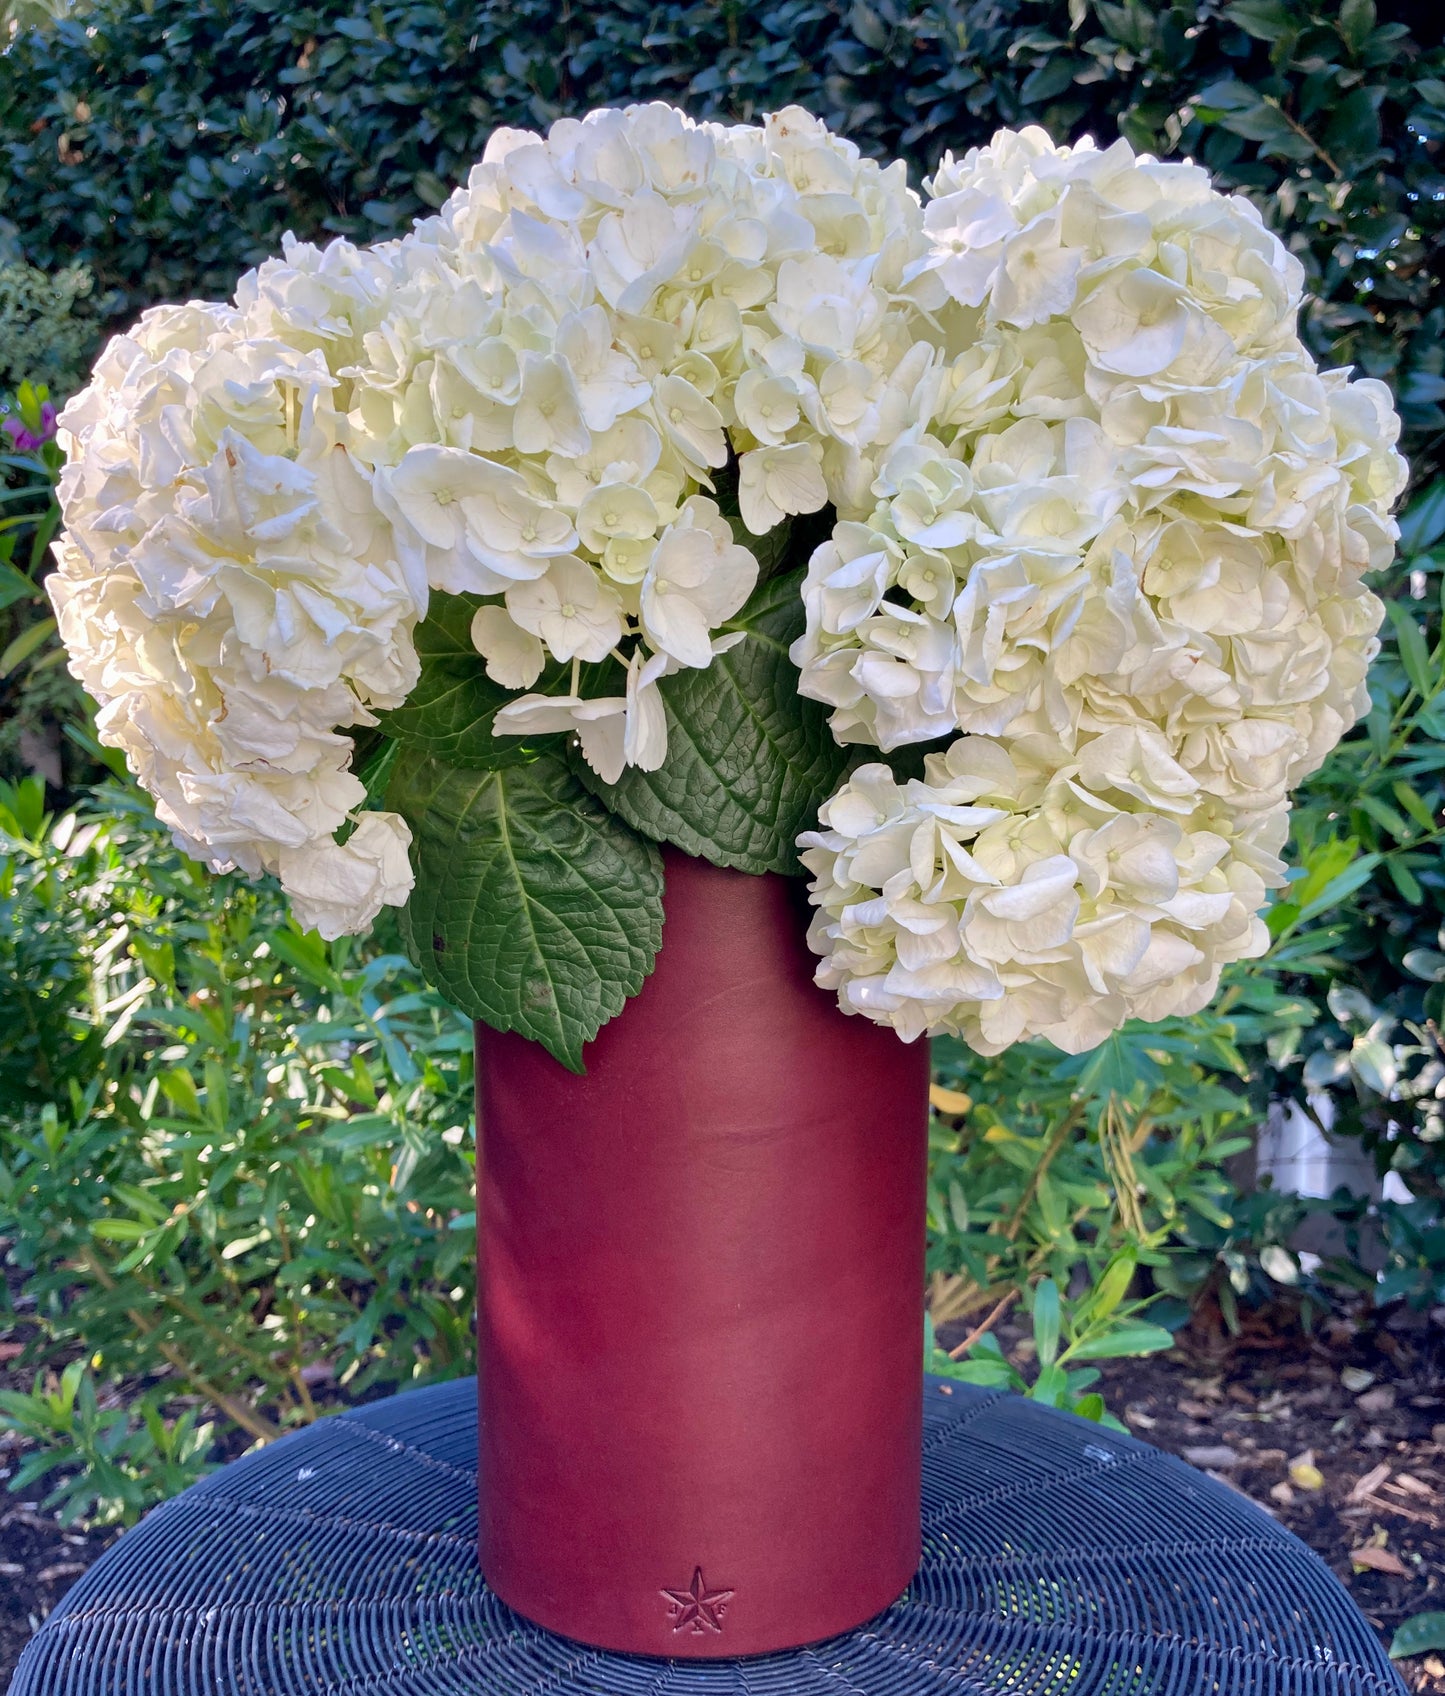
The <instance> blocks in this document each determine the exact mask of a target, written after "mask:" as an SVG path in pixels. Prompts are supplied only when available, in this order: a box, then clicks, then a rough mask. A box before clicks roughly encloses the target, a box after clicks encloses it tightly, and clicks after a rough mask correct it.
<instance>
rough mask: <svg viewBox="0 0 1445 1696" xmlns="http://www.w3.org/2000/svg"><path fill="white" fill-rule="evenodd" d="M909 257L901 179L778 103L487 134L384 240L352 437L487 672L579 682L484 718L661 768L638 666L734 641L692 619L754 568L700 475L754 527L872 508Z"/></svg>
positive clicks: (930, 284)
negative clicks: (384, 310)
mask: <svg viewBox="0 0 1445 1696" xmlns="http://www.w3.org/2000/svg"><path fill="white" fill-rule="evenodd" d="M926 250H927V244H926V240H925V237H924V233H923V221H922V210H921V207H920V205H919V203H918V201H917V199H916V197H915V196H913V195H912V194H911V193H910V192H909V190H908V187H907V183H906V178H905V173H904V168H903V166H902V165H901V164H897V165H893V166H891V167H889V168H888V169H886V170H885V169H882V168H880V167H879V166H878V164H877V163H875V162H874V161H873V160H869V159H864V158H862V157H861V156H860V154H859V152H858V150H857V148H856V147H854V146H853V145H852V144H851V143H849V142H846V141H843V140H840V139H839V138H838V137H836V136H834V135H831V134H830V133H829V132H828V131H827V130H826V129H825V128H824V127H823V125H822V124H820V123H819V122H818V121H817V120H816V119H814V118H812V117H810V116H809V115H808V114H807V113H806V112H803V111H801V110H800V109H798V108H797V107H792V108H789V109H788V110H786V111H783V112H780V113H777V114H775V115H774V116H772V117H770V118H769V119H768V120H767V121H766V123H765V124H764V125H762V126H761V127H759V126H751V125H734V126H724V125H720V124H695V123H693V122H691V121H690V120H689V119H687V118H686V117H684V116H683V115H682V114H681V113H680V112H677V111H675V110H674V109H672V108H671V107H668V106H663V105H650V106H640V107H633V108H630V109H629V110H627V111H626V112H619V111H601V112H594V113H592V114H591V115H590V116H589V117H588V118H586V119H583V120H580V121H579V120H570V119H564V120H562V121H560V122H558V123H556V124H554V125H553V126H552V129H551V130H550V131H549V132H548V134H547V135H546V136H545V137H541V136H537V135H533V134H531V133H529V132H526V131H521V130H499V131H497V132H496V133H495V134H494V135H493V136H492V138H491V140H490V141H489V142H488V145H487V149H486V153H485V156H484V157H483V160H482V162H481V164H479V165H478V166H476V167H475V168H474V169H473V171H472V173H471V176H470V178H469V180H468V182H467V185H466V187H465V188H464V189H461V190H459V191H458V192H457V193H456V194H454V195H453V196H452V198H451V199H450V200H449V201H448V202H447V204H446V205H445V206H444V207H443V208H442V210H441V212H440V214H439V215H438V216H437V217H435V218H432V219H429V220H427V221H426V222H425V223H423V224H421V225H419V226H418V228H417V229H416V230H415V232H414V233H413V234H412V235H410V236H409V237H407V238H406V240H405V241H403V242H402V243H401V244H400V245H399V248H398V251H397V255H396V258H397V271H398V276H397V281H396V285H395V288H394V292H393V296H392V300H391V305H390V309H389V312H388V315H387V318H386V322H385V324H384V325H383V326H382V327H381V328H380V329H379V330H377V331H375V332H373V333H372V334H370V335H368V336H367V337H366V338H365V340H364V345H363V350H362V355H361V358H360V360H359V361H358V365H357V369H356V372H355V381H356V383H357V385H358V390H359V402H358V417H357V422H358V433H357V436H356V438H354V439H355V441H356V447H357V451H358V452H359V453H360V454H361V455H362V456H363V457H365V458H367V459H368V460H369V462H370V463H371V464H372V465H373V466H374V467H375V483H374V488H375V494H376V500H377V503H378V505H379V506H380V507H381V508H382V510H383V511H384V512H385V513H386V514H387V516H388V517H389V518H390V519H391V521H392V525H393V528H394V530H395V533H396V535H397V537H398V544H399V546H400V547H401V548H402V549H403V550H405V551H407V552H408V553H410V554H414V555H415V557H416V558H417V559H418V561H419V563H420V565H421V568H422V569H423V570H424V572H425V575H426V577H427V579H428V581H429V582H430V583H431V584H432V586H433V587H435V588H440V589H446V590H451V591H454V592H457V593H468V594H475V595H482V596H486V597H489V599H488V602H487V604H486V605H485V606H484V607H483V608H481V609H480V610H479V611H478V613H477V615H476V618H475V620H474V623H473V627H472V636H473V640H474V641H475V643H476V646H477V648H478V650H479V652H480V653H481V654H482V655H483V656H484V657H485V660H486V664H487V669H488V672H489V674H490V675H491V676H492V678H493V679H494V680H495V681H497V682H499V683H501V684H503V685H505V686H506V687H508V688H512V689H523V690H531V689H532V686H533V685H534V684H536V683H537V681H538V679H539V678H541V677H542V674H543V671H544V668H545V667H546V666H547V664H548V662H549V661H553V662H562V663H563V664H564V665H571V667H572V668H573V669H572V673H571V679H570V687H567V688H561V689H559V688H557V687H556V686H553V687H552V688H549V689H547V690H546V692H535V693H529V694H524V695H522V696H521V697H520V698H519V699H518V700H516V701H515V702H512V703H510V704H508V705H507V706H506V707H504V708H503V710H502V711H501V713H499V715H498V719H497V730H498V733H499V734H508V733H514V734H533V733H545V732H555V731H572V732H575V733H576V735H577V736H578V738H579V740H580V743H581V747H582V750H583V753H584V754H585V755H586V756H587V758H588V760H589V761H590V762H591V764H592V765H593V766H594V767H595V768H596V769H597V770H598V772H600V773H601V774H602V776H603V777H605V778H606V779H608V780H609V781H615V780H616V778H617V777H618V776H619V775H620V774H621V771H622V769H623V766H624V764H630V765H638V766H641V767H643V768H644V769H647V770H654V769H656V768H657V767H658V766H659V765H661V763H662V761H663V760H664V758H665V757H666V752H667V727H666V719H665V717H664V715H663V712H662V708H661V703H660V699H659V697H658V695H657V683H658V681H659V679H660V678H661V677H663V676H665V675H666V674H667V673H668V672H669V671H675V670H678V669H680V668H682V667H688V666H692V667H705V666H707V665H709V664H710V663H711V661H712V659H713V657H714V656H715V655H716V654H717V653H719V652H721V651H722V650H723V649H724V648H725V647H727V646H730V645H732V643H734V642H736V641H739V640H741V637H740V635H738V634H737V633H733V634H732V635H730V636H724V637H721V638H719V637H717V636H715V635H714V632H715V631H716V630H717V629H718V627H719V626H720V625H722V624H724V623H726V621H727V620H728V619H730V618H731V617H732V616H733V615H734V614H735V613H737V612H738V611H739V610H740V608H741V607H742V605H743V603H744V602H745V601H746V600H747V598H748V596H749V594H750V593H751V592H752V590H753V588H754V586H755V584H756V582H757V578H758V571H759V567H758V561H757V558H756V557H755V555H754V554H753V552H752V550H751V549H749V548H748V547H746V546H744V545H741V544H740V543H739V541H738V540H737V539H735V537H734V534H733V531H732V529H731V528H730V526H729V524H728V522H727V520H726V519H725V518H724V517H723V516H722V513H721V510H720V508H719V506H718V504H717V502H716V501H715V500H714V499H713V498H712V495H713V493H714V492H715V490H714V483H713V474H714V473H716V472H718V471H719V470H721V469H722V468H723V467H725V466H728V465H729V464H730V462H732V461H735V462H736V472H737V498H738V505H739V509H740V511H741V516H742V521H743V524H744V526H745V527H746V530H747V531H748V532H750V533H751V535H753V536H763V535H765V534H766V533H767V532H768V531H770V530H772V529H773V528H774V527H775V526H776V525H778V524H779V523H781V522H782V521H783V520H785V519H787V518H789V517H792V516H794V515H797V514H802V513H810V512H816V511H818V510H819V509H820V508H822V507H823V506H824V505H825V504H827V503H828V502H830V501H831V502H833V503H834V504H835V505H837V506H840V507H843V508H847V509H849V510H852V508H853V507H855V506H857V505H858V503H859V502H860V501H862V500H871V497H870V496H869V495H868V490H869V488H870V486H871V484H872V482H873V478H874V475H875V470H876V461H877V460H878V458H879V457H881V455H882V454H883V453H884V452H885V451H886V450H887V448H888V446H889V445H890V444H891V442H892V440H893V437H894V434H895V432H896V430H897V428H898V422H899V420H900V419H901V417H902V416H903V415H904V412H905V411H906V408H907V405H908V396H909V392H910V388H911V385H912V384H913V383H914V382H915V381H916V380H917V373H918V372H919V371H921V369H922V368H923V366H924V365H925V364H926V363H927V360H928V358H929V357H930V353H929V350H928V349H927V348H917V346H916V342H917V335H916V324H915V320H916V311H915V308H914V305H913V302H912V300H911V298H910V297H911V295H913V294H919V295H922V296H924V297H928V298H937V299H942V298H943V297H942V291H941V290H940V289H939V288H938V287H937V285H936V283H935V282H934V280H933V279H932V278H931V277H930V276H928V275H927V274H926V273H924V272H920V271H919V270H918V266H919V263H920V261H921V259H922V256H923V255H924V254H925V253H926ZM910 275H914V276H915V279H916V280H914V281H913V282H912V284H911V285H910V283H909V281H908V279H909V277H910ZM363 438H364V439H363ZM584 662H585V663H589V664H590V663H598V662H607V663H615V664H616V665H617V666H618V667H620V668H622V671H621V674H620V675H619V679H618V681H619V684H621V685H622V687H621V689H620V690H619V692H617V693H615V694H602V695H601V696H600V697H593V698H587V699H584V698H583V697H582V696H581V695H579V693H578V690H577V677H578V668H579V667H580V666H581V664H583V663H584Z"/></svg>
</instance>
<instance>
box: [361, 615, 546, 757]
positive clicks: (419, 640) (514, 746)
mask: <svg viewBox="0 0 1445 1696" xmlns="http://www.w3.org/2000/svg"><path fill="white" fill-rule="evenodd" d="M481 605H482V602H481V599H480V598H479V597H477V596H474V595H442V594H435V593H434V594H433V595H432V597H431V605H430V607H429V609H428V611H427V616H426V618H425V619H424V620H423V621H422V622H421V623H420V624H419V625H418V626H417V627H416V651H417V654H418V657H419V658H420V660H421V676H420V677H419V678H418V679H417V684H416V687H415V688H414V689H413V690H412V692H411V694H410V695H408V696H407V699H406V702H405V704H404V705H402V706H400V707H397V708H395V709H394V710H393V711H391V712H385V713H382V714H380V715H379V716H380V719H381V729H382V732H383V733H384V734H385V735H387V736H389V737H391V738H392V739H393V740H394V741H396V742H403V743H406V744H407V746H408V747H409V748H413V749H416V750H418V751H419V752H423V753H427V754H434V755H435V756H436V757H437V758H438V759H439V760H447V761H449V762H450V763H451V764H452V765H456V766H466V767H468V768H469V769H471V770H473V771H490V770H493V769H495V768H497V767H500V766H514V765H523V764H525V763H526V762H527V761H528V760H531V759H534V758H535V757H536V754H537V750H538V747H539V746H541V745H544V744H543V743H542V742H541V741H540V740H538V741H523V740H522V739H521V738H519V737H516V736H493V735H492V721H493V720H494V719H495V718H496V716H497V713H498V712H499V710H500V709H501V708H502V707H504V706H505V705H506V704H507V702H508V701H514V700H516V698H517V691H516V690H515V689H503V688H502V687H501V686H500V685H499V684H496V683H493V682H492V680H491V678H489V677H488V676H487V673H486V668H485V666H484V665H483V663H482V656H481V655H480V654H479V653H478V652H477V650H476V649H475V648H474V647H473V646H472V638H471V627H472V616H473V614H474V613H475V612H476V610H477V608H478V607H479V606H481ZM561 679H562V668H561V667H552V668H550V669H549V670H548V671H546V672H544V673H543V674H542V676H541V677H540V678H538V680H537V684H536V687H537V688H538V689H541V690H545V691H546V692H547V693H549V694H557V693H559V692H560V682H561ZM549 740H550V739H549Z"/></svg>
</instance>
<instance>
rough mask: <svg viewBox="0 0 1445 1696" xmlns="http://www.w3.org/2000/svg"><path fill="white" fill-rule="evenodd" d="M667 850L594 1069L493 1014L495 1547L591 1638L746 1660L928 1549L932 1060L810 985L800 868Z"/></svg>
mask: <svg viewBox="0 0 1445 1696" xmlns="http://www.w3.org/2000/svg"><path fill="white" fill-rule="evenodd" d="M666 872H667V884H666V893H665V896H664V910H665V920H664V926H663V935H662V950H661V953H660V954H659V955H658V960H657V967H656V970H655V971H654V973H653V975H652V976H651V977H650V978H649V979H648V980H647V983H646V984H645V986H644V987H643V990H642V993H641V994H640V995H639V996H637V997H636V999H635V1000H633V1001H631V1002H630V1003H629V1004H628V1005H627V1007H626V1008H624V1010H623V1012H622V1013H621V1015H620V1016H619V1017H617V1018H615V1019H614V1020H612V1021H611V1022H610V1023H609V1024H607V1025H604V1026H603V1028H602V1030H601V1032H600V1033H599V1035H598V1037H597V1039H596V1040H595V1041H594V1042H592V1043H591V1044H589V1045H588V1048H587V1053H586V1062H587V1073H586V1076H585V1077H577V1076H574V1075H573V1074H572V1073H570V1072H568V1071H566V1070H565V1069H564V1068H563V1067H562V1066H561V1065H559V1064H558V1063H557V1062H556V1061H555V1060H553V1059H552V1058H551V1056H550V1055H548V1054H547V1053H546V1052H545V1051H544V1050H543V1049H542V1048H541V1047H540V1046H538V1045H537V1044H535V1043H532V1042H529V1041H526V1040H523V1039H522V1038H520V1037H517V1036H514V1035H500V1034H498V1033H496V1032H494V1031H490V1030H485V1029H480V1028H479V1030H478V1033H477V1039H478V1040H477V1059H478V1066H477V1078H478V1083H477V1094H478V1130H479V1136H478V1154H479V1158H478V1183H479V1201H478V1220H479V1227H480V1254H481V1263H480V1279H479V1283H480V1304H481V1360H482V1372H481V1504H482V1515H481V1560H482V1569H483V1571H484V1573H485V1575H486V1578H487V1581H488V1583H489V1584H490V1585H491V1587H492V1589H493V1590H494V1591H495V1592H496V1593H497V1594H498V1595H499V1596H500V1597H501V1598H502V1600H503V1601H505V1602H507V1603H508V1604H510V1605H511V1606H512V1607H513V1608H515V1609H516V1610H517V1611H518V1612H519V1613H521V1614H523V1615H525V1616H526V1617H527V1618H528V1619H530V1620H533V1621H535V1622H536V1623H537V1624H539V1625H542V1626H545V1627H547V1628H548V1629H550V1630H552V1631H556V1632H559V1633H561V1634H563V1635H564V1636H567V1637H572V1638H576V1639H578V1640H580V1641H581V1642H584V1643H588V1644H593V1645H596V1646H598V1647H600V1648H606V1649H613V1650H622V1651H628V1652H632V1653H637V1654H644V1655H666V1656H686V1657H718V1656H731V1655H751V1654H758V1653H761V1652H764V1651H767V1650H774V1649H781V1648H787V1647H793V1646H796V1645H799V1644H803V1643H811V1642H815V1641H817V1640H819V1639H820V1638H824V1637H828V1636H831V1635H832V1634H833V1633H835V1632H840V1631H845V1630H849V1629H851V1628H852V1627H853V1626H856V1625H859V1624H861V1623H862V1622H863V1621H864V1620H867V1619H869V1618H871V1617H872V1616H873V1615H874V1614H876V1613H878V1612H880V1611H881V1610H882V1609H884V1608H886V1607H887V1606H888V1605H889V1604H890V1603H892V1602H893V1601H894V1600H896V1598H897V1597H898V1596H899V1595H900V1594H901V1593H902V1591H903V1590H904V1589H905V1588H906V1586H907V1584H908V1581H909V1579H910V1578H911V1577H912V1574H913V1571H914V1568H915V1567H916V1565H917V1562H918V1557H919V1542H920V1537H919V1511H920V1508H919V1494H920V1470H921V1456H920V1442H921V1435H920V1433H921V1418H922V1409H921V1399H922V1359H921V1354H922V1329H923V1317H922V1303H923V1248H924V1185H925V1143H926V1120H927V1093H928V1061H927V1053H926V1045H925V1044H923V1043H916V1044H914V1045H912V1046H911V1047H910V1046H905V1045H904V1044H903V1043H901V1042H899V1041H898V1039H897V1038H896V1037H895V1036H894V1035H893V1034H892V1033H891V1032H890V1031H887V1030H884V1029H880V1028H879V1027H877V1026H874V1025H872V1024H869V1023H868V1022H867V1021H865V1020H863V1019H859V1018H846V1017H844V1016H843V1015H842V1014H841V1013H840V1012H839V1011H838V1009H837V1007H836V1005H835V1004H834V1001H833V998H832V997H831V996H829V995H826V994H824V993H823V992H822V991H820V990H818V989H817V988H815V987H814V985H813V983H812V969H813V964H814V961H813V958H812V955H811V954H810V953H809V951H808V948H807V945H806V941H805V938H804V931H805V927H806V907H805V901H804V886H803V885H802V884H801V883H800V882H797V881H795V880H789V879H784V878H780V877H772V876H768V877H749V876H747V875H745V874H743V873H740V872H733V871H724V870H720V869H719V868H717V867H715V866H711V865H708V864H706V863H704V862H703V861H700V860H693V859H689V858H686V857H685V856H683V855H681V854H677V853H674V852H671V851H668V852H667V854H666Z"/></svg>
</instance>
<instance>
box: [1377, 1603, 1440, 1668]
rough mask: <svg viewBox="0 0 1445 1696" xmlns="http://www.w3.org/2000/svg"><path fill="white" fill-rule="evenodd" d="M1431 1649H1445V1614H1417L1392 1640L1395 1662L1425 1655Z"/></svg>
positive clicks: (1391, 1649) (1406, 1622)
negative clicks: (1405, 1657)
mask: <svg viewBox="0 0 1445 1696" xmlns="http://www.w3.org/2000/svg"><path fill="white" fill-rule="evenodd" d="M1431 1649H1445V1613H1428V1614H1416V1615H1415V1616H1414V1618H1413V1619H1407V1620H1406V1621H1405V1623H1404V1624H1403V1625H1402V1626H1400V1627H1399V1628H1398V1629H1397V1630H1396V1632H1395V1635H1394V1636H1393V1637H1392V1638H1391V1639H1390V1656H1391V1659H1393V1660H1399V1659H1400V1658H1401V1657H1402V1656H1405V1655H1425V1654H1428V1653H1429V1652H1430V1650H1431Z"/></svg>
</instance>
